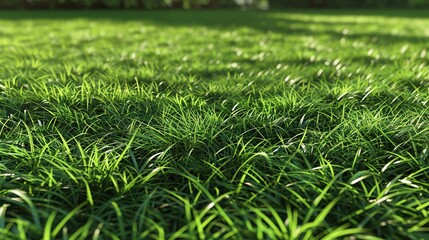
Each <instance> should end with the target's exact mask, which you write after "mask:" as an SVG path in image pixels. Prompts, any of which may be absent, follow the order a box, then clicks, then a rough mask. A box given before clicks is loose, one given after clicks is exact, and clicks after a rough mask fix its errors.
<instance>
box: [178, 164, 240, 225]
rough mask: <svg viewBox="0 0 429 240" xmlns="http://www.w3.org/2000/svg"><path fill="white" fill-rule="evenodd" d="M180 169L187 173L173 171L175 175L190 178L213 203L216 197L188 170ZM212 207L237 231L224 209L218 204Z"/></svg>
mask: <svg viewBox="0 0 429 240" xmlns="http://www.w3.org/2000/svg"><path fill="white" fill-rule="evenodd" d="M182 170H183V171H184V172H185V173H187V174H184V173H181V172H175V173H176V174H177V175H180V176H182V177H184V178H186V179H188V180H190V181H191V182H192V183H194V185H195V187H197V188H198V190H200V191H201V192H203V193H204V195H206V196H207V198H208V199H209V200H210V201H211V202H212V203H215V202H216V199H215V198H214V197H213V195H212V194H211V193H210V192H209V191H208V190H207V189H206V188H205V187H204V186H203V185H202V184H201V183H200V182H199V181H198V180H197V179H196V178H195V177H194V176H192V175H191V174H190V173H189V172H187V170H186V169H183V168H182ZM214 207H215V208H216V210H217V211H218V212H219V215H220V216H222V218H223V219H224V220H225V221H226V222H227V223H228V225H229V226H230V227H231V228H232V229H233V230H234V232H238V229H237V227H235V224H234V222H233V221H232V219H231V218H230V217H229V216H228V214H227V213H226V212H225V211H224V209H223V208H222V207H221V206H219V205H218V204H214Z"/></svg>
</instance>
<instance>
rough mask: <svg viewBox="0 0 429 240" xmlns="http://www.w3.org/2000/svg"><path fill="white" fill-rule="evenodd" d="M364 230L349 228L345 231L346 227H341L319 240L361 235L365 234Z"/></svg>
mask: <svg viewBox="0 0 429 240" xmlns="http://www.w3.org/2000/svg"><path fill="white" fill-rule="evenodd" d="M365 232H366V230H365V229H363V228H349V229H347V225H343V226H341V227H338V228H336V229H335V230H333V231H332V232H330V233H329V234H328V235H326V236H324V237H323V238H322V239H321V240H330V239H338V238H339V237H344V236H350V235H354V234H362V233H365Z"/></svg>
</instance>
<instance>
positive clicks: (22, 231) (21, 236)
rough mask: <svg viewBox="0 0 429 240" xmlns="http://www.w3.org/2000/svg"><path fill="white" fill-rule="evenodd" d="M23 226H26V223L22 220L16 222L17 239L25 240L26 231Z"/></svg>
mask: <svg viewBox="0 0 429 240" xmlns="http://www.w3.org/2000/svg"><path fill="white" fill-rule="evenodd" d="M24 225H27V222H26V221H24V220H18V221H17V222H16V226H17V229H18V234H19V239H22V240H25V239H27V235H26V232H27V231H26V229H25V227H24Z"/></svg>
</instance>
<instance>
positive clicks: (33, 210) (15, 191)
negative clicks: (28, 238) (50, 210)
mask: <svg viewBox="0 0 429 240" xmlns="http://www.w3.org/2000/svg"><path fill="white" fill-rule="evenodd" d="M10 193H13V194H15V195H17V196H18V197H20V198H21V199H22V200H23V201H24V202H25V203H26V204H27V205H28V206H29V207H30V211H31V215H32V217H33V220H34V224H35V225H36V228H39V229H41V228H42V225H41V224H40V218H39V213H38V212H37V210H36V207H35V206H34V204H33V202H32V201H31V199H30V198H29V197H28V196H27V194H26V193H25V192H24V191H21V190H19V189H13V190H10Z"/></svg>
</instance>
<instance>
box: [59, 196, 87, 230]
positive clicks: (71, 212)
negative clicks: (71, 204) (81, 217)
mask: <svg viewBox="0 0 429 240" xmlns="http://www.w3.org/2000/svg"><path fill="white" fill-rule="evenodd" d="M87 203H88V202H83V203H81V204H79V205H78V206H77V207H76V208H74V209H73V210H72V211H70V212H69V213H68V214H67V215H66V216H65V217H64V218H63V219H62V220H61V221H60V222H59V223H58V224H57V226H56V227H55V228H54V230H53V231H52V237H53V238H55V237H56V236H57V235H58V233H59V232H60V231H61V229H62V228H63V227H64V226H65V225H66V223H67V222H68V221H69V220H70V219H71V218H72V217H73V216H74V215H76V213H77V212H78V211H79V210H80V209H81V208H83V207H84V206H85V205H86V204H87Z"/></svg>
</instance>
